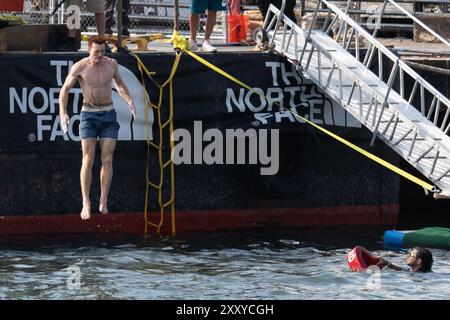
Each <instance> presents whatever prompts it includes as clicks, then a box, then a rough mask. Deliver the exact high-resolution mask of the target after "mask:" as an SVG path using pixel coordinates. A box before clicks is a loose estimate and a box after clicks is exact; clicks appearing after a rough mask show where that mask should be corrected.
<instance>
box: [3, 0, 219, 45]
mask: <svg viewBox="0 0 450 320" xmlns="http://www.w3.org/2000/svg"><path fill="white" fill-rule="evenodd" d="M60 1H61V0H24V8H23V12H2V11H0V14H8V15H11V14H13V15H16V16H20V17H21V18H22V19H23V20H24V21H25V22H26V23H28V24H49V23H50V24H54V23H60V24H62V23H66V19H67V14H66V13H65V9H66V8H67V6H65V4H62V5H61V7H60V8H59V9H58V10H56V12H55V14H54V15H50V13H52V12H53V11H54V10H55V8H56V7H57V5H58V4H59V2H60ZM122 1H126V0H122ZM178 2H179V10H178V13H179V20H178V29H179V31H180V33H181V34H183V35H189V15H190V4H191V0H178ZM173 3H174V1H173V0H131V1H130V10H129V13H128V16H129V18H130V27H129V32H130V33H131V34H136V35H144V34H152V33H162V34H164V35H171V34H172V33H173V29H174V11H175V10H174V4H173ZM226 19H227V12H218V13H217V22H216V25H215V27H214V31H213V34H212V38H215V39H225V37H226V33H225V27H226ZM114 20H116V15H115V14H114ZM205 24H206V16H205V15H203V16H201V18H200V33H199V36H202V34H203V33H204V30H205ZM81 32H82V33H85V34H93V33H96V27H95V18H94V14H93V13H91V12H89V11H87V10H86V1H85V0H84V1H83V5H82V7H81ZM113 32H117V29H116V27H115V24H114V26H113Z"/></svg>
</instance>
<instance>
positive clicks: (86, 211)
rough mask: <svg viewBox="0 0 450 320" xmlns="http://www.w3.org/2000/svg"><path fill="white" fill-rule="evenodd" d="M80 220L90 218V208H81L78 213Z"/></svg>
mask: <svg viewBox="0 0 450 320" xmlns="http://www.w3.org/2000/svg"><path fill="white" fill-rule="evenodd" d="M80 216H81V219H82V220H87V219H90V218H91V206H83V209H82V210H81V213H80Z"/></svg>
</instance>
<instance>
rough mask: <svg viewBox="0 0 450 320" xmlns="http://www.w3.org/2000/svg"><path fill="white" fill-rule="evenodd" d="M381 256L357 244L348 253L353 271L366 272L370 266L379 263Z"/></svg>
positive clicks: (348, 259) (349, 264) (348, 260)
mask: <svg viewBox="0 0 450 320" xmlns="http://www.w3.org/2000/svg"><path fill="white" fill-rule="evenodd" d="M378 261H379V258H378V257H376V256H374V255H372V253H371V252H370V251H369V250H367V249H366V248H364V247H360V246H356V247H354V248H353V249H352V251H350V252H349V253H348V254H347V263H348V266H349V267H350V270H351V271H358V272H364V271H366V269H367V268H368V267H369V266H372V265H375V264H377V263H378Z"/></svg>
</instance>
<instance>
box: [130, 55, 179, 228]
mask: <svg viewBox="0 0 450 320" xmlns="http://www.w3.org/2000/svg"><path fill="white" fill-rule="evenodd" d="M133 56H134V57H135V59H136V61H137V63H138V69H139V72H140V73H141V81H142V85H143V87H144V90H145V81H144V72H145V74H146V75H147V77H148V78H149V79H150V80H151V81H152V82H153V83H154V84H155V86H156V87H157V88H159V98H158V104H157V105H155V104H153V103H152V102H151V101H150V98H149V96H148V95H147V94H146V96H145V104H146V106H145V121H146V140H147V168H146V182H147V183H146V190H145V207H144V220H145V235H148V234H149V227H154V228H155V229H156V234H157V235H160V233H161V227H162V225H163V223H164V212H165V210H166V209H167V208H169V210H170V214H171V223H172V226H171V231H172V235H175V234H176V228H175V170H174V163H173V160H172V150H173V148H174V141H173V139H172V134H173V86H172V80H173V77H174V76H175V73H176V71H177V68H178V64H179V62H180V58H181V52H177V53H176V56H175V61H174V63H173V66H172V71H171V72H170V75H169V78H168V79H167V80H166V81H165V82H164V83H163V84H162V85H161V84H159V83H158V82H157V81H155V80H154V79H153V77H152V75H154V72H150V71H149V70H148V69H147V68H146V67H145V65H144V64H143V63H142V61H141V59H140V58H139V57H138V56H137V55H136V54H133ZM166 86H168V87H169V97H170V98H169V115H168V118H167V120H165V121H163V119H162V114H161V113H162V101H163V93H164V89H165V87H166ZM150 107H152V108H153V109H154V110H155V111H156V118H157V124H158V129H157V130H158V132H159V141H158V142H157V143H155V142H152V141H151V140H150V125H149V112H148V111H149V108H150ZM167 131H168V137H169V140H170V157H169V159H164V158H165V157H164V152H163V151H164V133H166V134H167ZM152 148H155V149H156V150H157V152H158V164H159V181H158V182H154V181H152V180H151V179H150V154H151V149H152ZM165 170H167V171H168V172H169V174H170V196H169V197H168V198H169V199H168V200H167V201H166V202H164V201H163V192H164V177H165V174H164V173H165V172H164V171H165ZM150 188H154V189H156V190H158V204H159V209H160V217H159V221H158V222H152V221H150V212H149V196H150Z"/></svg>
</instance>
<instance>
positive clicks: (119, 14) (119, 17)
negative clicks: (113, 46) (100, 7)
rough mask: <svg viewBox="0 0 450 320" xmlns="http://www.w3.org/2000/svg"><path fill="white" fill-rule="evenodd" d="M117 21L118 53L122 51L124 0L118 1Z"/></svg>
mask: <svg viewBox="0 0 450 320" xmlns="http://www.w3.org/2000/svg"><path fill="white" fill-rule="evenodd" d="M116 10H117V11H116V12H117V13H116V20H117V42H118V43H117V51H118V52H120V51H121V49H122V25H123V23H122V0H117V6H116Z"/></svg>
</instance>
